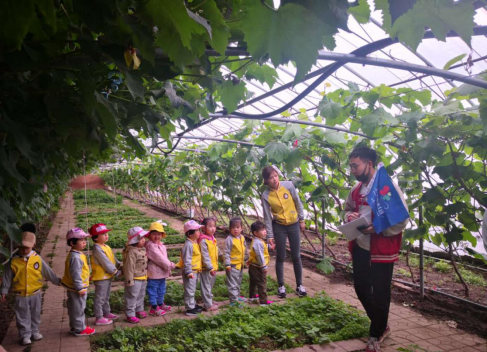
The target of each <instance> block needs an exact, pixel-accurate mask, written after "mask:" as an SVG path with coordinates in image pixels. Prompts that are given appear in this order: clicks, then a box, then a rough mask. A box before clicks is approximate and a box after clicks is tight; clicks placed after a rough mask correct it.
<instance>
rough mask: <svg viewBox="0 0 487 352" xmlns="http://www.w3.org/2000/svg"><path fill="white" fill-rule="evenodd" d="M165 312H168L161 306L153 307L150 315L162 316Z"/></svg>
mask: <svg viewBox="0 0 487 352" xmlns="http://www.w3.org/2000/svg"><path fill="white" fill-rule="evenodd" d="M164 314H166V311H165V310H163V309H161V307H159V306H158V307H157V308H156V309H154V308H151V310H150V311H149V315H153V316H160V315H164Z"/></svg>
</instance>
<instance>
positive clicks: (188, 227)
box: [184, 220, 203, 233]
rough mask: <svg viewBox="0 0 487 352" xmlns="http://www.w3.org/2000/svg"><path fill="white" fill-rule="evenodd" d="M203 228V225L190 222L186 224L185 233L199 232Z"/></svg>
mask: <svg viewBox="0 0 487 352" xmlns="http://www.w3.org/2000/svg"><path fill="white" fill-rule="evenodd" d="M202 227H203V225H200V224H198V223H197V222H196V221H194V220H189V221H188V222H186V223H185V224H184V233H186V232H188V231H189V230H199V229H201V228H202Z"/></svg>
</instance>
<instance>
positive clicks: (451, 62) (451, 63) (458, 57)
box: [443, 54, 467, 70]
mask: <svg viewBox="0 0 487 352" xmlns="http://www.w3.org/2000/svg"><path fill="white" fill-rule="evenodd" d="M465 56H467V54H461V55H458V56H455V57H454V58H453V59H451V60H449V61H448V62H447V63H446V64H445V66H443V69H444V70H448V69H449V68H450V67H451V66H452V65H453V64H456V63H457V62H458V61H461V60H462V59H463V58H464V57H465Z"/></svg>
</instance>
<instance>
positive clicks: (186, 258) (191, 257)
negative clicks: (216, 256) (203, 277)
mask: <svg viewBox="0 0 487 352" xmlns="http://www.w3.org/2000/svg"><path fill="white" fill-rule="evenodd" d="M201 227H202V225H200V224H198V223H197V222H196V221H194V220H190V221H188V222H186V223H185V224H184V233H185V235H186V242H184V246H183V249H182V250H181V260H180V263H179V266H181V268H182V269H183V284H184V306H185V308H186V315H189V316H191V315H197V314H198V313H201V311H202V310H203V307H202V306H199V305H197V304H196V301H195V299H194V295H195V293H196V283H197V282H198V274H199V273H200V272H201V252H200V247H199V246H198V242H197V241H198V238H199V237H200V228H201Z"/></svg>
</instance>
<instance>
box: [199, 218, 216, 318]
mask: <svg viewBox="0 0 487 352" xmlns="http://www.w3.org/2000/svg"><path fill="white" fill-rule="evenodd" d="M203 226H204V227H203V232H202V233H201V236H200V238H199V239H198V243H199V245H200V251H201V258H202V271H201V275H200V283H201V296H202V298H203V304H204V309H205V310H206V311H207V312H209V311H214V310H218V306H217V305H216V304H213V294H212V293H211V292H212V291H213V286H214V285H215V279H216V270H217V269H218V245H217V243H216V238H215V237H214V234H215V232H216V219H215V218H204V219H203Z"/></svg>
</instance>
